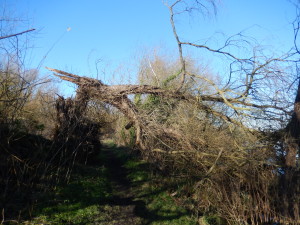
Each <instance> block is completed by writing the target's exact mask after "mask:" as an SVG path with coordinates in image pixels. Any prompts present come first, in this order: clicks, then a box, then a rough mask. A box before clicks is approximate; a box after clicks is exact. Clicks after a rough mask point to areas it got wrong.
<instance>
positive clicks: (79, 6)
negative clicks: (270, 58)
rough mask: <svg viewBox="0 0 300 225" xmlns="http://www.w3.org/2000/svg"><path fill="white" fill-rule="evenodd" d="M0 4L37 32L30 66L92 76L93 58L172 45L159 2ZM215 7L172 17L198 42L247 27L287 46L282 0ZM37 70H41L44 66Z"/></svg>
mask: <svg viewBox="0 0 300 225" xmlns="http://www.w3.org/2000/svg"><path fill="white" fill-rule="evenodd" d="M0 3H1V4H0V6H1V7H3V5H5V7H7V8H8V9H9V10H12V11H13V12H14V14H15V15H17V16H20V17H21V18H28V21H29V23H30V25H29V26H30V28H31V27H33V28H36V29H37V30H38V32H37V33H36V35H35V38H34V40H33V43H34V46H35V48H34V49H33V50H32V54H31V63H30V65H29V66H31V67H36V66H37V65H38V64H39V62H41V60H42V59H43V58H44V57H45V56H46V58H45V59H44V61H43V64H42V66H48V67H52V68H58V69H63V70H68V71H69V72H73V73H76V74H81V75H85V76H95V73H96V69H95V62H96V61H97V60H98V59H101V60H102V62H103V64H102V67H106V66H107V67H109V66H112V67H116V66H117V65H118V64H120V63H121V64H122V63H123V64H124V63H126V62H129V61H130V60H131V59H132V58H133V57H134V56H135V55H136V54H137V53H138V52H142V51H144V49H145V48H152V47H155V46H159V45H164V46H165V47H166V48H168V49H170V50H174V49H175V48H176V42H175V39H174V37H173V35H172V30H171V26H170V23H169V14H168V9H167V8H166V6H164V4H163V3H162V1H161V0H127V1H125V0H115V1H107V0H85V1H83V0H51V1H43V0H0ZM217 9H218V14H217V16H216V17H214V16H212V15H211V16H208V17H202V16H196V15H195V16H194V17H192V18H189V19H186V18H181V19H180V18H177V19H176V22H178V25H179V31H180V36H182V37H183V38H184V40H191V41H199V40H204V39H206V38H208V37H211V36H212V35H213V34H215V33H216V32H222V33H224V34H225V35H232V34H235V33H238V32H240V31H241V30H244V29H247V28H250V29H249V30H248V31H247V33H248V34H250V35H251V36H253V37H255V38H257V40H258V42H259V43H261V44H263V45H270V46H272V49H276V50H277V49H278V50H280V51H284V50H286V49H288V48H289V47H290V46H291V45H292V40H293V32H292V26H291V22H292V20H293V19H294V16H295V9H294V7H293V5H292V4H290V3H289V2H288V1H287V0H251V1H249V0H219V1H218V3H217ZM67 28H71V30H70V31H67ZM52 47H53V48H52ZM50 49H51V51H50V52H49V50H50ZM47 52H49V54H47ZM204 57H205V55H204ZM100 67H101V66H100ZM108 71H109V70H108ZM41 72H42V73H46V71H45V70H43V69H42V70H41ZM107 76H109V74H108V75H107ZM105 79H106V78H105ZM108 79H109V78H108Z"/></svg>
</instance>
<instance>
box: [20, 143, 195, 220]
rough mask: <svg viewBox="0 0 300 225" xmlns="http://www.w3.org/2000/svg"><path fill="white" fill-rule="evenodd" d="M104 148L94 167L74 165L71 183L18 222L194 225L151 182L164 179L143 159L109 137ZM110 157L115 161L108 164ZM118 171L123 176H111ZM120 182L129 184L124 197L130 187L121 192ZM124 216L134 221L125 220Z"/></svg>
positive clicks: (165, 191)
mask: <svg viewBox="0 0 300 225" xmlns="http://www.w3.org/2000/svg"><path fill="white" fill-rule="evenodd" d="M107 146H108V147H107V148H106V149H105V150H103V151H101V152H100V153H99V162H98V164H97V165H93V166H84V165H76V166H75V168H74V171H73V176H72V178H71V181H70V183H69V184H65V185H59V186H58V187H57V188H56V189H55V190H54V191H53V192H52V193H47V194H46V195H45V196H44V197H43V198H42V199H40V200H39V202H38V203H37V204H36V205H35V207H34V210H33V219H32V220H31V221H26V222H23V224H123V223H122V222H120V221H124V224H132V225H133V224H153V225H158V224H174V225H177V224H178V225H179V224H180V225H185V224H186V225H189V224H197V222H196V219H195V218H194V217H192V216H191V214H190V213H189V212H188V211H187V210H185V209H184V208H182V207H180V206H178V205H176V204H175V201H174V199H173V198H172V197H171V196H170V195H169V194H168V187H166V186H164V185H158V184H157V183H159V181H158V182H154V181H155V180H156V181H157V180H159V179H163V178H161V177H157V176H153V175H151V172H150V170H149V168H148V164H147V163H146V162H144V161H142V160H138V159H136V158H134V157H133V156H132V155H130V154H129V153H128V150H127V149H125V148H117V147H116V146H115V145H114V143H113V142H111V141H110V142H108V143H107ZM110 157H113V160H114V163H117V164H114V165H112V163H113V161H112V158H110ZM119 167H120V168H121V169H120V168H119ZM119 170H123V172H124V171H125V172H126V173H125V174H126V175H127V177H126V176H125V177H124V178H122V179H121V178H119V177H118V176H119V175H118V174H117V176H116V175H115V174H114V173H116V171H117V172H118V171H119ZM121 172H122V171H121ZM121 175H122V174H121ZM124 181H128V184H129V185H130V193H129V194H130V196H129V197H128V196H126V192H128V190H129V189H128V190H127V189H126V188H125V191H123V192H125V193H123V192H122V185H126V184H123V183H122V182H124ZM118 182H119V183H118ZM118 186H119V187H118ZM120 186H121V188H120ZM127 188H128V187H127ZM126 212H127V214H126ZM128 212H133V214H134V215H130V213H128ZM122 213H123V214H124V215H122ZM128 216H131V217H132V218H131V219H132V221H133V222H131V223H126V221H127V219H128V218H127V217H128ZM127 222H128V221H127Z"/></svg>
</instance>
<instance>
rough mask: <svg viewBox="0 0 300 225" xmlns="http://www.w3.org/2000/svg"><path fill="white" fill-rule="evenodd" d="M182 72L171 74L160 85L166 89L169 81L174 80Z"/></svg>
mask: <svg viewBox="0 0 300 225" xmlns="http://www.w3.org/2000/svg"><path fill="white" fill-rule="evenodd" d="M181 72H182V70H179V71H178V72H176V73H174V74H172V75H171V76H169V77H167V78H166V79H165V80H164V81H163V82H162V85H163V87H164V88H166V87H168V85H169V84H170V82H171V81H173V80H175V79H176V78H177V77H178V76H179V75H180V74H181Z"/></svg>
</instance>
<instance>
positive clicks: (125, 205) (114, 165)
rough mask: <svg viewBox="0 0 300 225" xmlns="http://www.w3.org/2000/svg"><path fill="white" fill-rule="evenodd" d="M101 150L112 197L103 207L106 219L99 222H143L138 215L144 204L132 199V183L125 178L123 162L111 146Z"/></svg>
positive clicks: (124, 223)
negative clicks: (108, 176) (107, 205)
mask: <svg viewBox="0 0 300 225" xmlns="http://www.w3.org/2000/svg"><path fill="white" fill-rule="evenodd" d="M103 152H104V154H105V155H106V160H107V161H106V162H104V166H105V167H106V168H107V169H108V171H109V174H110V179H111V185H112V189H113V190H112V192H113V197H112V199H111V201H110V202H109V207H105V208H104V209H103V212H102V213H106V214H107V221H105V222H104V221H102V222H101V224H111V225H117V224H120V225H126V224H130V225H137V224H145V223H143V219H142V218H141V217H140V216H139V215H138V214H139V213H138V212H139V211H140V210H141V208H143V207H144V204H143V202H141V201H140V200H135V199H134V193H133V192H132V185H131V182H130V181H129V179H128V178H127V175H128V171H127V169H126V168H125V166H124V162H122V159H120V158H119V157H117V155H116V152H115V151H114V149H112V148H108V147H107V148H105V149H103Z"/></svg>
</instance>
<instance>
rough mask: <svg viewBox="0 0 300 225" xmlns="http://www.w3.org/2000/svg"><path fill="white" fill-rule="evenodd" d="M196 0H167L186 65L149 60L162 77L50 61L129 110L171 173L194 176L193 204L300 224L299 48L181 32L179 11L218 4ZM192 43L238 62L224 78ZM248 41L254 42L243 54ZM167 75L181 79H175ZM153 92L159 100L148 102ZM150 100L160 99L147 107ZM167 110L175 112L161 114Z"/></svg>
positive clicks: (224, 213) (243, 217)
mask: <svg viewBox="0 0 300 225" xmlns="http://www.w3.org/2000/svg"><path fill="white" fill-rule="evenodd" d="M191 2H192V5H189V4H187V2H186V1H183V0H177V1H174V2H173V3H170V4H169V3H167V2H165V4H166V6H167V7H168V9H169V13H170V22H171V26H172V28H173V34H174V37H175V40H176V42H177V46H178V64H179V68H178V69H177V71H175V73H170V74H167V75H165V78H164V79H163V80H159V77H158V76H157V74H156V71H154V69H153V68H152V64H151V62H149V68H148V69H149V71H150V72H151V73H153V76H154V77H155V80H156V82H155V83H156V84H157V85H156V86H153V85H146V84H140V85H106V84H104V83H103V82H102V81H100V80H96V79H92V78H88V77H82V76H78V75H75V74H71V73H68V72H65V71H61V70H57V69H53V68H48V69H49V70H50V71H52V72H54V74H55V75H56V76H57V77H59V78H60V79H62V80H66V81H68V82H72V83H74V84H76V85H77V86H78V89H77V93H78V94H80V93H85V95H86V96H87V98H86V101H89V100H93V99H97V100H98V101H101V102H104V103H106V104H109V105H111V106H114V107H115V108H117V109H118V110H119V111H120V112H122V113H123V114H124V115H125V116H126V117H127V119H128V124H127V125H125V126H124V127H125V128H126V129H130V128H132V127H133V128H134V129H135V143H136V146H138V148H139V149H140V150H141V152H142V154H143V155H144V156H145V158H146V159H148V160H150V161H151V160H152V161H155V162H156V164H157V165H159V167H160V168H161V169H162V170H165V171H168V174H169V175H172V176H173V177H176V178H178V179H187V180H188V182H187V183H188V185H187V186H188V188H187V189H188V191H187V192H189V198H190V199H192V200H193V209H195V208H196V210H201V212H209V213H210V212H212V213H215V214H217V215H219V216H220V217H223V218H225V219H226V220H227V222H229V223H235V222H239V223H250V224H257V223H264V222H271V221H273V222H274V221H277V222H279V221H281V222H288V223H291V224H293V223H294V224H297V223H299V198H298V196H299V190H298V189H297V186H299V185H298V183H299V172H298V171H299V166H298V165H297V163H296V162H297V160H298V159H299V158H298V153H299V115H298V114H299V106H298V104H299V90H300V84H299V85H298V84H297V79H298V77H297V73H296V71H295V63H296V62H297V59H296V56H297V54H296V53H297V52H295V50H291V51H290V52H287V53H285V54H281V55H277V56H276V57H275V55H276V54H275V53H271V54H270V52H269V50H268V49H267V50H266V51H264V48H263V47H261V46H259V45H258V43H257V42H256V41H253V39H251V38H247V37H246V36H244V35H243V34H242V33H238V34H236V35H233V36H231V37H229V38H228V39H226V40H224V45H222V46H209V45H208V44H207V42H204V44H203V43H193V42H188V41H181V38H180V35H179V34H178V32H177V29H176V23H175V20H174V18H175V17H176V16H178V15H182V14H184V13H191V12H192V11H194V10H195V9H202V10H203V9H205V10H207V9H208V5H205V4H206V3H208V4H211V5H212V6H213V8H214V7H215V4H214V1H204V2H201V1H191ZM296 35H297V34H296ZM186 47H189V48H190V47H193V48H195V49H197V50H199V51H203V52H205V53H207V55H209V54H210V55H212V56H215V55H217V56H218V59H219V57H220V58H221V60H222V62H226V63H228V67H227V69H228V70H224V71H223V70H222V71H221V73H222V74H221V75H222V76H221V78H220V79H219V80H217V79H212V78H209V76H207V74H206V73H205V72H204V70H201V69H200V71H199V70H198V71H197V70H193V69H191V67H190V66H189V61H188V57H185V55H184V49H185V48H186ZM240 49H243V50H245V49H246V50H247V51H246V50H245V51H241V52H244V54H242V55H241V54H240V51H239V50H240ZM173 72H174V71H173ZM166 83H172V85H170V87H169V88H166V86H165V84H166ZM160 84H161V85H160ZM297 90H298V92H297ZM295 92H297V93H298V94H297V97H296V100H295V101H294V100H293V99H294V95H295ZM132 95H133V96H144V98H142V97H139V101H140V102H141V103H139V104H137V103H136V102H134V101H132V98H131V97H130V96H132ZM145 96H152V97H153V99H154V100H155V101H152V100H153V99H152V100H151V101H149V102H147V101H148V100H147V98H146V97H145ZM146 103H147V105H148V106H149V104H150V105H151V104H152V106H151V107H144V106H145V105H146ZM161 105H164V106H165V107H164V108H163V107H161ZM164 110H166V111H168V112H167V113H166V115H167V116H165V115H164V119H161V118H160V117H162V113H161V112H162V111H164ZM187 189H185V190H187ZM282 199H283V200H284V204H283V205H282V204H281V201H282Z"/></svg>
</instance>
